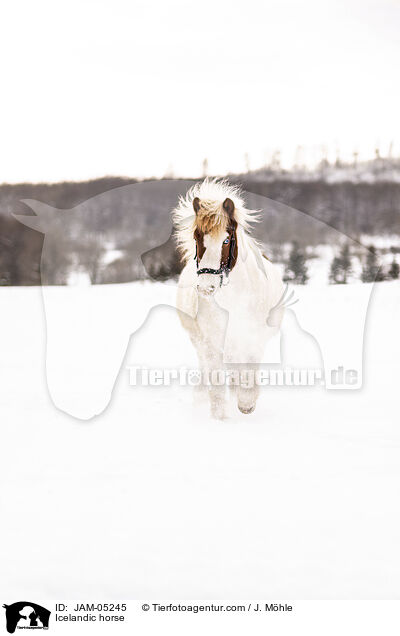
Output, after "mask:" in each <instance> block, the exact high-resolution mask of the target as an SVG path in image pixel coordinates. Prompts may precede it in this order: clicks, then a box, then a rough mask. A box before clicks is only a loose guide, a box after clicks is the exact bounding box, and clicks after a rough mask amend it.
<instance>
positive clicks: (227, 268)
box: [194, 230, 236, 287]
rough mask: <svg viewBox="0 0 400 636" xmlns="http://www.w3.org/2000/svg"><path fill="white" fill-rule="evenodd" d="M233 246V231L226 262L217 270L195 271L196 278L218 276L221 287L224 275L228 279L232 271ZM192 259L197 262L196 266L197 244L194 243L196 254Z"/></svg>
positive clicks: (234, 240)
mask: <svg viewBox="0 0 400 636" xmlns="http://www.w3.org/2000/svg"><path fill="white" fill-rule="evenodd" d="M235 246H236V231H235V230H233V231H232V234H231V237H230V245H229V254H228V259H227V261H226V262H223V261H222V262H221V265H220V268H219V269H212V267H202V268H201V269H198V270H197V276H200V274H214V275H216V276H220V280H219V286H220V287H222V282H223V280H224V274H225V276H226V278H228V276H229V274H230V272H231V271H232V269H233V265H232V262H233V260H234V253H235ZM194 258H195V260H196V261H197V265H198V264H199V262H198V259H197V242H196V254H195V256H194Z"/></svg>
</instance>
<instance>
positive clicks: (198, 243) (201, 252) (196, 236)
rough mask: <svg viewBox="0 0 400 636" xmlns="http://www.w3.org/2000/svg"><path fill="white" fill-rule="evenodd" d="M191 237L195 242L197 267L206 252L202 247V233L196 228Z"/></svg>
mask: <svg viewBox="0 0 400 636" xmlns="http://www.w3.org/2000/svg"><path fill="white" fill-rule="evenodd" d="M193 236H194V240H195V241H196V261H197V265H198V264H199V263H200V261H201V259H202V258H203V255H204V252H205V251H206V248H205V247H204V233H203V232H202V231H201V230H199V229H198V228H197V227H196V229H195V231H194V234H193Z"/></svg>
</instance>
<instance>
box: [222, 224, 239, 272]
mask: <svg viewBox="0 0 400 636" xmlns="http://www.w3.org/2000/svg"><path fill="white" fill-rule="evenodd" d="M236 228H237V222H236V221H232V223H231V225H230V226H229V228H228V229H227V232H228V234H229V236H228V237H227V238H228V239H229V242H228V243H222V248H221V267H226V266H227V265H228V264H229V270H230V271H232V270H233V268H234V267H235V265H236V261H237V257H238V244H237V233H236ZM232 241H234V243H235V244H234V245H233V247H232V248H231V245H232ZM231 249H232V259H231V262H230V263H229V255H230V253H231Z"/></svg>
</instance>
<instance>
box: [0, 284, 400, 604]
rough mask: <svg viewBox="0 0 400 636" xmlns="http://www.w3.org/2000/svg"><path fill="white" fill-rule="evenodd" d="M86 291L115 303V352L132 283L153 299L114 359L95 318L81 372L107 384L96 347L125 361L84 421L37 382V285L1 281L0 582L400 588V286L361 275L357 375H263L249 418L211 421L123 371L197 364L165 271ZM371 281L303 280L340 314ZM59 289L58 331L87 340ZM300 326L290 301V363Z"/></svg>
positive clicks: (336, 593)
mask: <svg viewBox="0 0 400 636" xmlns="http://www.w3.org/2000/svg"><path fill="white" fill-rule="evenodd" d="M86 289H87V290H89V288H86ZM90 289H93V288H90ZM96 289H97V290H98V292H97V293H101V294H103V295H104V299H105V305H106V306H107V307H108V308H109V311H110V312H111V310H113V311H114V314H115V315H116V316H119V317H120V318H121V321H122V322H121V329H122V332H121V339H120V341H118V346H119V347H121V349H122V350H123V349H124V346H125V345H126V344H127V341H126V342H125V339H124V333H125V332H123V329H125V326H126V325H125V322H124V321H125V320H128V318H129V316H127V313H129V307H130V305H129V303H128V302H127V300H126V298H127V290H128V292H129V293H128V296H129V298H131V300H132V301H137V299H138V298H140V302H141V303H144V304H145V302H149V303H150V304H153V305H154V306H155V308H154V309H153V310H152V311H151V314H150V316H149V317H148V318H147V320H146V322H145V324H144V326H143V327H142V328H141V329H140V330H139V331H138V332H137V333H136V334H135V335H134V336H133V337H132V338H131V341H130V344H129V349H128V352H127V354H126V356H125V359H124V360H123V361H122V357H120V356H114V353H113V352H112V351H111V350H110V349H109V341H108V340H107V337H103V338H102V337H101V330H100V327H99V325H100V326H102V328H104V324H105V323H104V324H103V323H102V322H101V321H102V320H104V321H105V322H106V321H107V319H108V320H109V318H107V317H106V318H105V317H104V316H103V317H101V316H97V317H96V316H93V317H92V320H93V334H95V340H94V342H95V346H93V350H92V353H93V356H94V357H93V365H91V366H90V367H89V368H88V369H87V370H86V379H85V377H84V376H82V377H83V380H82V381H85V382H87V384H88V386H90V385H91V384H92V385H94V384H96V383H100V384H101V381H102V376H101V374H102V371H101V369H102V364H103V363H104V362H106V365H105V366H106V367H107V366H108V363H110V364H112V365H115V367H116V370H117V371H118V369H119V367H120V365H121V363H122V366H121V370H120V372H119V375H118V379H117V383H116V386H115V389H114V392H113V395H112V399H111V404H110V406H109V407H108V408H107V409H106V410H105V412H104V413H103V414H102V415H100V416H99V417H97V418H95V419H93V420H91V421H89V422H84V421H79V420H77V419H74V418H72V417H71V416H69V415H66V414H65V413H62V412H61V411H59V410H57V409H56V408H55V407H54V405H53V404H52V402H51V400H50V397H49V393H48V390H47V386H46V380H45V345H46V338H45V335H46V333H45V315H44V310H43V303H42V295H41V289H40V288H35V287H32V288H5V287H3V288H1V287H0V305H1V312H0V327H1V329H0V351H1V360H0V381H1V387H2V392H1V398H0V400H1V413H2V422H1V442H0V444H1V464H0V479H1V491H0V504H1V510H2V515H3V519H4V520H5V521H4V522H3V524H2V541H1V542H0V568H1V571H2V577H1V581H2V586H3V588H2V589H1V590H0V593H1V594H2V595H3V596H4V597H7V598H10V597H13V596H15V597H18V598H23V597H24V596H25V597H30V596H33V597H35V598H46V599H49V598H99V599H100V598H108V599H111V598H146V597H148V598H182V599H183V598H208V599H211V598H221V599H222V598H231V599H232V598H271V599H278V598H279V599H283V598H286V599H294V598H298V599H300V598H359V599H362V598H386V599H387V598H397V597H398V590H399V587H400V548H399V541H398V537H399V534H400V515H399V510H398V505H399V504H398V501H399V486H398V485H399V480H400V461H399V460H400V431H399V425H398V411H397V404H398V397H397V396H398V377H399V360H400V355H399V354H400V350H399V349H400V347H399V341H398V325H399V320H400V309H399V289H400V287H399V284H398V283H397V282H393V283H380V284H378V285H376V286H375V288H374V289H373V293H372V296H371V302H370V309H369V314H368V318H367V323H366V336H365V355H364V362H365V375H364V386H363V388H362V389H361V390H358V391H344V390H343V391H341V390H339V391H327V390H325V389H324V388H323V387H308V388H305V387H300V388H296V387H286V388H282V387H276V388H273V387H265V388H263V389H262V394H261V397H260V400H259V402H258V405H257V409H256V411H255V413H254V414H253V415H251V416H244V415H242V414H240V413H239V411H238V410H237V409H236V408H235V406H234V405H232V413H231V417H230V418H229V419H227V420H225V421H222V422H221V421H215V420H212V419H210V417H209V415H208V409H207V407H206V406H203V405H200V406H196V405H194V404H193V399H192V391H191V389H190V388H189V387H179V386H177V385H174V386H170V387H168V386H166V387H133V386H130V385H129V373H128V367H129V366H130V365H138V364H142V365H145V366H149V367H155V366H157V367H166V368H173V367H176V366H183V365H187V366H193V365H195V364H196V361H195V356H194V352H193V350H192V348H191V345H190V342H189V340H188V338H187V336H186V335H185V334H184V333H183V331H182V330H181V327H180V325H179V323H178V320H177V317H176V315H175V312H174V310H173V308H172V307H171V303H172V301H173V296H174V294H175V289H174V286H173V285H171V284H167V285H163V284H151V283H147V284H141V283H134V284H131V285H119V286H110V287H108V286H104V287H101V286H97V287H96ZM367 289H368V285H352V286H332V287H328V286H326V287H325V288H324V289H323V288H322V287H320V286H318V285H314V286H313V285H310V286H307V287H306V288H303V290H298V293H299V294H302V293H304V294H305V295H306V296H307V298H308V300H309V301H311V302H313V303H314V304H315V306H317V305H318V304H327V303H330V302H331V303H332V306H334V305H336V306H338V305H339V307H340V308H341V309H342V312H343V315H344V316H345V317H348V318H349V321H351V317H352V316H353V315H354V313H355V312H356V311H357V307H358V305H359V303H361V302H364V301H365V300H366V299H367V300H368V297H366V296H365V293H366V290H367ZM84 291H85V288H83V290H82V293H84ZM70 293H71V290H70V288H67V287H64V288H56V289H55V290H54V294H57V303H56V304H55V307H58V309H57V311H58V313H54V314H53V317H54V316H57V321H58V324H57V325H56V328H57V334H61V336H60V335H59V336H58V337H59V338H60V340H62V334H63V333H64V334H65V337H67V334H68V333H70V332H71V330H75V331H74V333H75V334H76V338H77V340H78V343H79V346H82V347H84V346H85V343H84V342H83V341H82V343H81V342H80V340H79V339H80V338H81V335H80V322H79V319H78V317H79V311H80V309H79V307H78V306H76V307H74V305H73V303H72V304H71V299H72V296H71V295H69V294H70ZM87 293H89V292H87ZM108 294H109V295H108ZM54 298H55V296H54ZM159 303H161V304H162V306H157V305H158V304H159ZM144 304H143V306H144ZM299 305H300V303H299ZM55 307H53V309H54V312H56V308H55ZM74 308H75V310H76V312H75V314H76V319H75V321H74ZM114 314H113V315H114ZM109 315H110V314H108V316H109ZM343 324H345V322H344V323H343ZM295 327H296V317H295V315H294V314H292V313H290V312H289V313H288V315H287V318H286V320H285V325H284V329H286V334H287V335H289V336H290V335H292V336H294V337H293V338H292V339H291V340H290V338H289V339H288V340H287V342H288V343H290V346H289V345H288V346H289V354H290V356H289V359H290V360H291V359H295V358H296V353H298V349H299V347H300V346H301V345H300V341H299V340H298V339H297V335H296V334H298V333H299V331H298V330H297V331H296V329H295ZM49 328H50V330H51V329H52V327H49ZM327 328H328V330H330V331H331V336H332V339H333V340H334V341H335V342H337V343H341V342H343V340H344V341H345V342H346V339H349V334H348V333H347V332H346V330H345V329H344V330H343V328H342V327H340V329H339V327H338V325H336V324H335V323H334V322H333V321H332V322H328V323H327ZM96 329H99V330H100V331H96ZM302 336H303V339H304V338H305V339H306V340H307V343H308V344H310V342H311V344H312V342H313V341H312V340H310V339H309V338H308V337H307V334H305V333H304V332H303V333H302ZM307 338H308V339H307ZM124 343H125V345H124ZM89 344H90V343H89ZM89 344H88V347H89ZM90 346H92V344H90ZM311 349H312V352H311V354H312V356H315V357H314V364H315V365H317V364H318V361H319V360H320V358H319V353H318V348H315V346H314V345H313V346H312V347H311ZM90 351H91V349H90V347H89V348H88V352H89V353H90ZM89 353H88V354H89ZM312 356H311V357H312ZM65 360H66V361H67V360H68V352H67V351H65ZM77 372H81V371H79V369H78V371H77ZM65 373H66V375H65V379H67V378H68V377H69V376H68V375H67V372H66V371H65ZM64 388H65V389H68V386H65V387H64ZM70 388H71V390H72V388H73V390H77V389H76V387H75V386H74V387H73V386H72V384H71V387H70ZM73 399H74V395H73V394H72V397H71V400H72V401H73ZM77 399H78V398H77ZM22 573H23V575H22Z"/></svg>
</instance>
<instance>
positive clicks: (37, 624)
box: [3, 601, 51, 634]
mask: <svg viewBox="0 0 400 636" xmlns="http://www.w3.org/2000/svg"><path fill="white" fill-rule="evenodd" d="M3 607H4V608H5V610H6V628H7V631H8V633H9V634H14V632H15V630H16V629H49V619H50V614H51V612H50V611H49V610H48V609H46V608H45V607H42V606H41V605H38V604H37V603H31V602H30V601H18V602H17V603H12V605H3Z"/></svg>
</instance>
